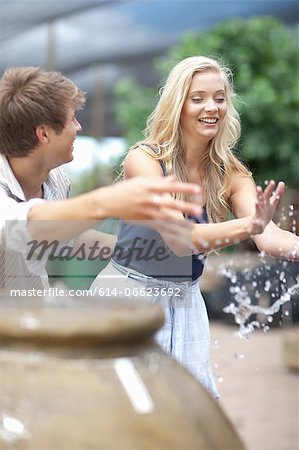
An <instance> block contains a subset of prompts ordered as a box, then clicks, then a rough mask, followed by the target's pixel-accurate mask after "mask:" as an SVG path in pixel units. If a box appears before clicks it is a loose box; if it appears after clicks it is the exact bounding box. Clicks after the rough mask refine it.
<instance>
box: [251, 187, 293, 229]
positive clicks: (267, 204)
mask: <svg viewBox="0 0 299 450" xmlns="http://www.w3.org/2000/svg"><path fill="white" fill-rule="evenodd" d="M284 187H285V185H284V183H283V182H282V181H280V182H279V183H278V185H277V188H276V190H275V182H274V181H273V180H271V181H270V182H269V183H268V185H267V187H266V188H265V190H264V191H263V189H262V188H261V186H258V187H257V188H256V191H257V200H256V202H255V214H254V215H253V216H252V217H251V218H250V221H249V231H250V233H251V234H252V235H255V234H261V233H263V232H264V230H265V228H266V226H267V225H268V223H269V222H270V221H271V220H272V219H273V216H274V214H275V212H276V209H277V206H278V202H279V200H280V197H281V195H282V194H283V192H284Z"/></svg>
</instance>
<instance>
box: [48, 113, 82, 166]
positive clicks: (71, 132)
mask: <svg viewBox="0 0 299 450" xmlns="http://www.w3.org/2000/svg"><path fill="white" fill-rule="evenodd" d="M81 130H82V127H81V125H80V123H79V122H78V120H77V119H76V116H75V110H74V109H73V108H70V109H69V112H68V116H67V121H66V124H65V126H64V128H63V130H62V131H61V132H60V133H57V132H56V131H55V130H53V129H52V130H51V140H50V143H51V152H52V153H51V154H49V157H50V158H51V156H52V158H53V159H52V162H53V168H54V167H57V166H60V165H61V164H66V163H68V162H70V161H72V160H73V158H74V157H73V150H74V141H75V139H76V136H77V133H79V132H80V131H81Z"/></svg>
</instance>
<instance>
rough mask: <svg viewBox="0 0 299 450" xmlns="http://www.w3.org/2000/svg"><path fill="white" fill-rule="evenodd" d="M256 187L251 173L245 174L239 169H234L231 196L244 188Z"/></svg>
mask: <svg viewBox="0 0 299 450" xmlns="http://www.w3.org/2000/svg"><path fill="white" fill-rule="evenodd" d="M252 185H254V182H253V178H252V175H251V172H249V171H248V172H245V171H241V170H238V169H234V170H233V171H232V174H231V178H230V185H229V194H230V195H232V194H234V193H236V192H238V191H239V190H242V189H243V188H244V187H249V186H252Z"/></svg>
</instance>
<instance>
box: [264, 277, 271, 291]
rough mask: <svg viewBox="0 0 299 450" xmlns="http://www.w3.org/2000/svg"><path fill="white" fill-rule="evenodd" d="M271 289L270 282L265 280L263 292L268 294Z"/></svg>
mask: <svg viewBox="0 0 299 450" xmlns="http://www.w3.org/2000/svg"><path fill="white" fill-rule="evenodd" d="M270 287H271V281H269V280H267V281H266V283H265V287H264V291H266V292H269V290H270Z"/></svg>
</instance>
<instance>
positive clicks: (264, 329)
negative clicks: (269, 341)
mask: <svg viewBox="0 0 299 450" xmlns="http://www.w3.org/2000/svg"><path fill="white" fill-rule="evenodd" d="M269 330H270V327H268V325H266V326H265V327H264V328H263V332H264V333H267V331H269Z"/></svg>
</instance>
